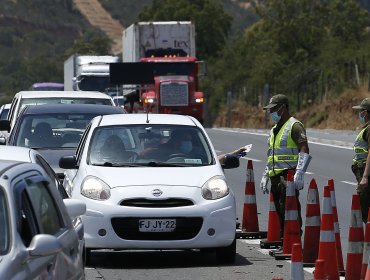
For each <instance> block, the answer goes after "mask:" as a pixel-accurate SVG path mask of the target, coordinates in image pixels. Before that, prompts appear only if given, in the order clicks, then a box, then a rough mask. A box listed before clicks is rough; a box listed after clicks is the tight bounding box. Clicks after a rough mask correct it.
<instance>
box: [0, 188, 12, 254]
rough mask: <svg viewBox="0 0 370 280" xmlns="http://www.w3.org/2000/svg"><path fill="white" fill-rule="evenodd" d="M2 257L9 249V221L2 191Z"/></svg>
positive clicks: (0, 218)
mask: <svg viewBox="0 0 370 280" xmlns="http://www.w3.org/2000/svg"><path fill="white" fill-rule="evenodd" d="M0 225H1V226H0V256H1V255H4V254H6V252H7V251H8V248H9V229H10V227H9V219H8V209H7V207H6V201H5V195H4V192H3V191H2V190H1V189H0Z"/></svg>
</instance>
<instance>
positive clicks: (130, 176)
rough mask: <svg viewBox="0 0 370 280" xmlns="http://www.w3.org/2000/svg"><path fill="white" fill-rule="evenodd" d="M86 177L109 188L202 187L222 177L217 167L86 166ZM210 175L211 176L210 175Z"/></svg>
mask: <svg viewBox="0 0 370 280" xmlns="http://www.w3.org/2000/svg"><path fill="white" fill-rule="evenodd" d="M85 171H86V173H87V174H86V175H92V176H96V177H98V178H100V179H101V180H103V181H104V182H105V183H107V184H108V185H109V186H110V187H111V188H115V187H125V186H133V185H136V186H138V185H140V186H146V185H157V184H161V185H181V186H196V187H202V185H203V184H204V183H205V182H206V181H207V180H209V179H210V178H212V177H214V176H216V175H220V176H223V177H224V173H223V171H222V168H221V167H220V166H217V165H211V166H201V167H101V166H91V165H90V166H88V167H87V168H86V170H85ZM210 174H212V175H210Z"/></svg>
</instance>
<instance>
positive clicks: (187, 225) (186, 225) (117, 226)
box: [111, 217, 203, 240]
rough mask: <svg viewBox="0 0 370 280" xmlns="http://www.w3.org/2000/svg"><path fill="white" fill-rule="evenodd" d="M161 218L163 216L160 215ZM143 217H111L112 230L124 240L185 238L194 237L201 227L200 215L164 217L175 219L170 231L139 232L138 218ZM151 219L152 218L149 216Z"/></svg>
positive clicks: (201, 219)
mask: <svg viewBox="0 0 370 280" xmlns="http://www.w3.org/2000/svg"><path fill="white" fill-rule="evenodd" d="M162 218H163V217H162ZM140 219H143V217H140V218H138V217H130V218H112V221H111V222H112V227H113V230H114V232H115V233H116V234H117V235H118V236H119V237H120V238H122V239H126V240H187V239H192V238H194V237H195V236H196V235H197V234H198V233H199V231H200V229H201V228H202V224H203V218H201V217H190V218H186V217H166V219H176V229H175V230H174V231H172V232H140V231H139V220H140ZM151 219H153V218H152V217H151Z"/></svg>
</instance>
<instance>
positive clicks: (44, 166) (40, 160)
mask: <svg viewBox="0 0 370 280" xmlns="http://www.w3.org/2000/svg"><path fill="white" fill-rule="evenodd" d="M36 163H37V164H38V165H40V166H41V167H42V169H44V170H45V172H46V174H48V176H49V177H50V180H51V181H52V182H55V185H56V187H57V189H58V192H59V194H60V196H61V198H62V199H65V198H69V196H68V194H67V192H66V190H65V189H64V187H63V186H62V184H61V183H59V179H58V177H57V175H56V174H55V172H54V170H53V169H52V168H51V167H50V165H49V164H48V163H47V162H46V160H45V159H43V158H42V157H41V156H40V155H36Z"/></svg>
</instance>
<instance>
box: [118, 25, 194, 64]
mask: <svg viewBox="0 0 370 280" xmlns="http://www.w3.org/2000/svg"><path fill="white" fill-rule="evenodd" d="M122 47H123V51H122V62H140V60H141V59H142V58H145V57H163V56H164V55H166V56H169V55H174V56H181V57H186V56H191V57H196V54H195V30H194V24H193V23H192V22H190V21H156V22H138V23H134V24H132V25H130V26H129V27H128V28H126V29H125V30H124V31H123V36H122Z"/></svg>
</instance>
